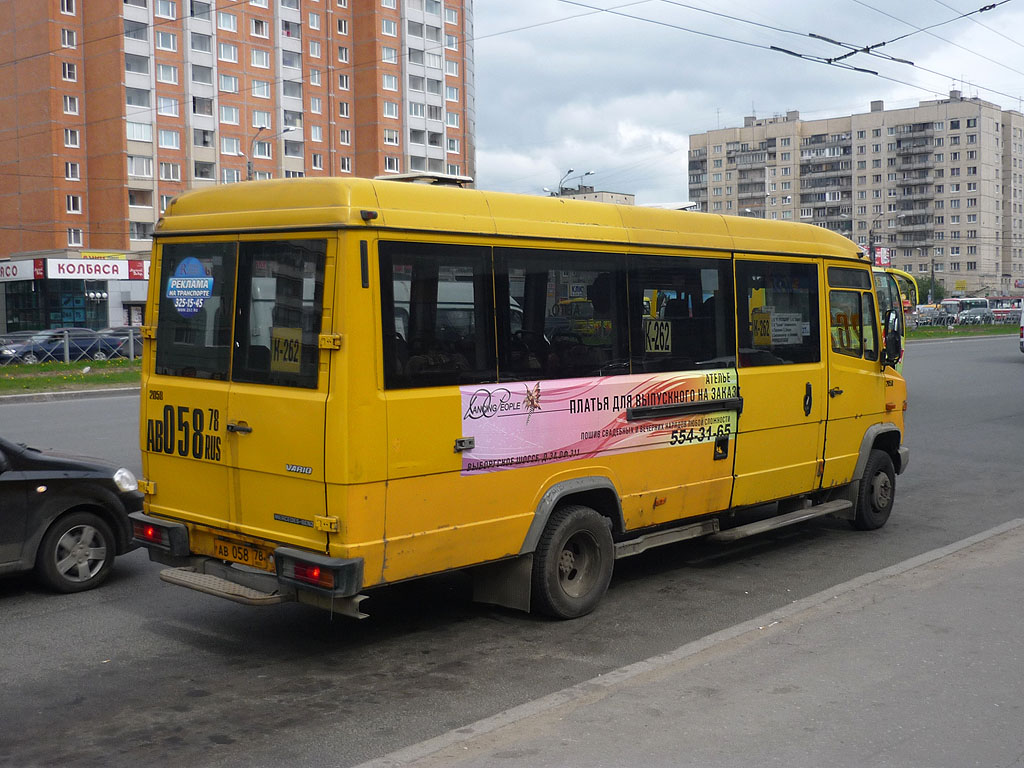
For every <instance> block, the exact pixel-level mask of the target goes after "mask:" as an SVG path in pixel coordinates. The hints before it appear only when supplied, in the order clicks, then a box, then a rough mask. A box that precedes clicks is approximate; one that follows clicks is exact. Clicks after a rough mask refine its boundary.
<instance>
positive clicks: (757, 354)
mask: <svg viewBox="0 0 1024 768" xmlns="http://www.w3.org/2000/svg"><path fill="white" fill-rule="evenodd" d="M820 325H821V323H820V320H819V317H818V267H817V265H815V264H807V263H793V262H782V261H747V260H737V262H736V337H737V339H738V340H739V365H740V366H741V367H751V366H762V365H786V364H788V363H817V362H819V361H820V360H821V335H820V334H821V332H820V330H819V328H820Z"/></svg>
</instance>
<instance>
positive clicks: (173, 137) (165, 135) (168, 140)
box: [160, 130, 181, 149]
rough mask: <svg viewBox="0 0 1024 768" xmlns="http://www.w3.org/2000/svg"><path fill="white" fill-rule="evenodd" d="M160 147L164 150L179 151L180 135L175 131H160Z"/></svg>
mask: <svg viewBox="0 0 1024 768" xmlns="http://www.w3.org/2000/svg"><path fill="white" fill-rule="evenodd" d="M160 146H161V147H163V148H164V149H181V134H180V133H178V132H177V131H169V130H161V131H160Z"/></svg>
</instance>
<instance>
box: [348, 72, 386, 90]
mask: <svg viewBox="0 0 1024 768" xmlns="http://www.w3.org/2000/svg"><path fill="white" fill-rule="evenodd" d="M392 77H394V75H392ZM349 83H350V81H349V78H348V75H338V89H339V90H342V91H347V90H348V89H349V87H350V86H349Z"/></svg>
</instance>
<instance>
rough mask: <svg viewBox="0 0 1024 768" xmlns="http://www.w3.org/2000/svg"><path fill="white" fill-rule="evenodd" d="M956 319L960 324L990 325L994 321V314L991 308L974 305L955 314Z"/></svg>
mask: <svg viewBox="0 0 1024 768" xmlns="http://www.w3.org/2000/svg"><path fill="white" fill-rule="evenodd" d="M956 321H957V323H959V324H960V325H991V324H992V323H994V322H995V321H996V316H995V315H994V314H993V313H992V310H991V309H985V308H984V307H975V308H974V309H965V310H964V311H963V312H961V313H960V314H959V315H957V316H956Z"/></svg>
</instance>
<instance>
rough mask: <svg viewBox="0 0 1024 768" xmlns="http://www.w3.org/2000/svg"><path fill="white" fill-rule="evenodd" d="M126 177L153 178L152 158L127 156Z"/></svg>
mask: <svg viewBox="0 0 1024 768" xmlns="http://www.w3.org/2000/svg"><path fill="white" fill-rule="evenodd" d="M128 175H129V176H134V177H135V178H139V179H151V178H153V158H151V157H142V156H141V155H128Z"/></svg>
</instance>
